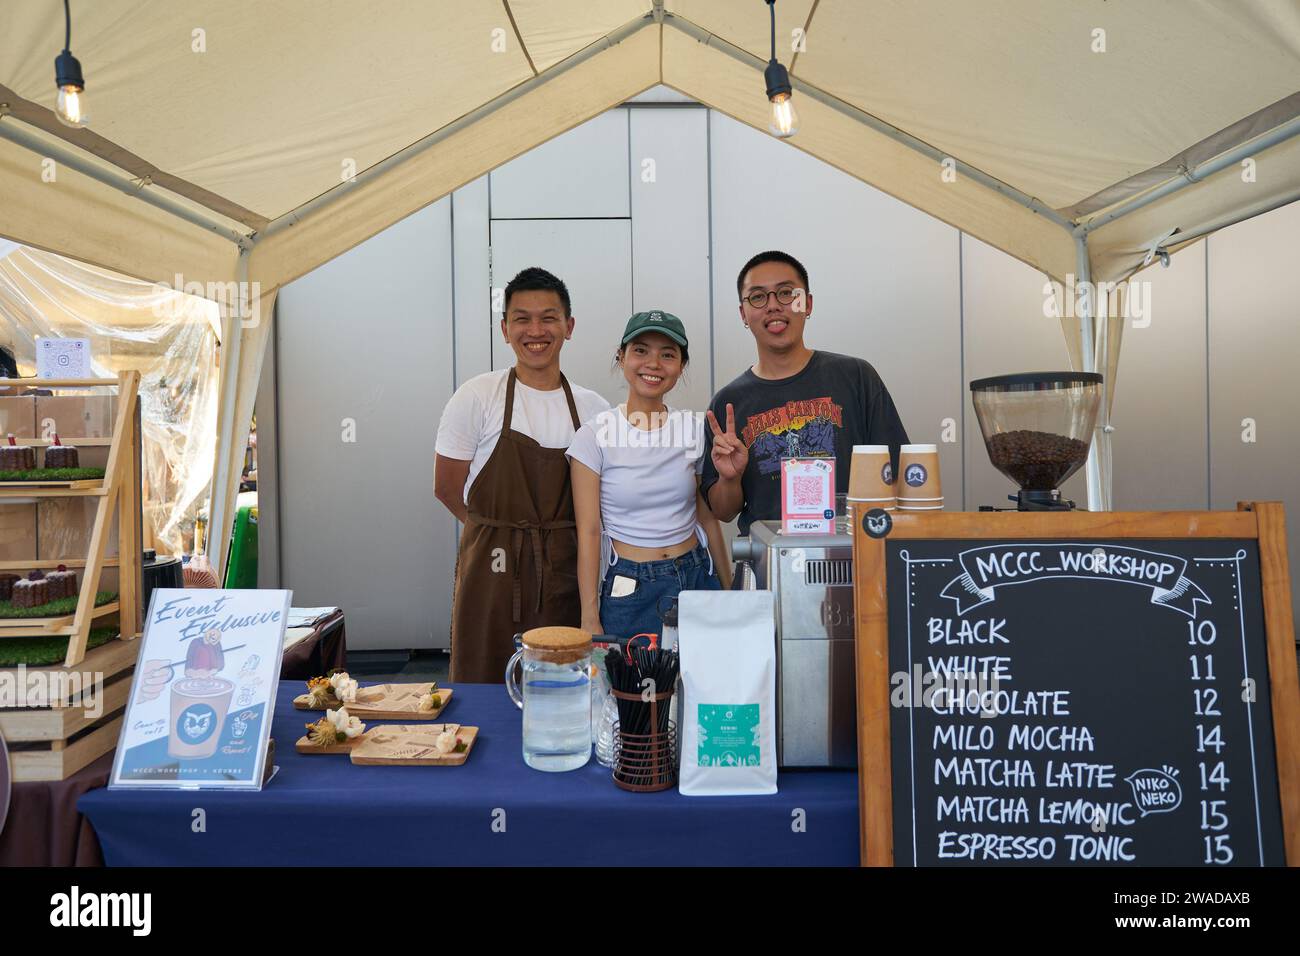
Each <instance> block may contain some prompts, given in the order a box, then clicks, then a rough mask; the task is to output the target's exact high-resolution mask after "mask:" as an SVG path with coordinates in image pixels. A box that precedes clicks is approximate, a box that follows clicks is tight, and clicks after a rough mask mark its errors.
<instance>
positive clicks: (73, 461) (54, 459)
mask: <svg viewBox="0 0 1300 956" xmlns="http://www.w3.org/2000/svg"><path fill="white" fill-rule="evenodd" d="M77 462H78V455H77V449H76V448H75V447H74V446H72V445H65V444H63V443H62V442H60V441H59V436H58V433H57V432H56V433H55V435H54V444H53V445H50V446H49V447H48V448H46V449H45V467H46V468H76V467H78V465H77Z"/></svg>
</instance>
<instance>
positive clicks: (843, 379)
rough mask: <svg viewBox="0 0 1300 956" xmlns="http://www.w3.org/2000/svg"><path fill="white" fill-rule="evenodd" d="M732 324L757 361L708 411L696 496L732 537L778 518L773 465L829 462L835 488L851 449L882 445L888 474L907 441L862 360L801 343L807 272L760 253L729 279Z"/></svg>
mask: <svg viewBox="0 0 1300 956" xmlns="http://www.w3.org/2000/svg"><path fill="white" fill-rule="evenodd" d="M736 292H737V293H738V294H739V296H740V319H741V321H742V322H744V323H745V327H746V328H747V329H749V331H750V334H751V335H753V336H754V342H755V344H756V345H757V347H758V361H757V362H756V363H754V365H753V366H751V367H750V368H749V369H748V370H746V371H745V372H743V373H741V375H740V376H739V377H738V378H736V379H735V380H734V381H732V382H731V383H730V384H728V385H725V386H723V387H722V388H721V389H720V390H719V391H718V394H717V395H715V396H713V401H712V403H711V404H710V406H709V411H708V416H707V417H708V420H709V429H708V431H706V432H705V442H706V448H705V456H704V474H703V475H702V476H701V478H700V490H701V491H702V492H703V493H704V498H705V500H706V501H707V502H708V503H709V507H710V508H711V509H712V510H713V513H714V514H715V515H716V516H717V517H718V518H719V520H722V521H730V520H731V519H732V518H735V517H736V516H737V515H739V516H740V520H739V522H738V524H739V529H740V533H741V534H742V535H746V534H749V526H750V525H751V524H753V523H754V522H755V521H764V520H774V519H778V518H780V517H781V459H782V458H789V457H792V452H791V449H797V457H800V458H818V457H827V458H831V457H833V458H834V459H835V486H836V491H837V492H838V493H840V494H844V493H846V492H847V491H848V488H849V465H850V463H851V461H852V458H853V446H854V445H888V446H889V451H890V458H891V460H892V463H893V468H894V470H895V473H897V470H898V446H899V445H905V444H907V443H908V438H907V431H906V430H905V429H904V428H903V422H902V420H901V419H900V418H899V417H898V410H897V409H896V408H895V407H894V400H893V399H892V398H891V397H890V395H889V390H888V389H886V388H885V383H884V382H882V381H881V380H880V376H879V375H878V374H876V370H875V369H874V368H872V367H871V366H870V365H869V364H868V363H867V362H865V361H864V360H862V359H860V358H856V357H854V356H851V355H839V354H837V353H835V352H824V351H821V350H816V351H814V350H813V349H810V348H808V346H806V345H805V344H804V340H803V332H804V324H805V323H806V322H807V321H808V320H809V319H810V318H812V304H813V300H812V293H811V292H810V291H809V289H808V270H806V269H805V268H804V267H803V265H802V264H800V262H799V260H798V259H796V258H794V256H791V255H788V254H787V253H784V252H778V251H775V250H773V251H769V252H760V253H759V254H758V255H756V256H754V257H753V258H752V259H750V260H749V261H748V262H746V263H745V266H744V268H743V269H741V270H740V275H739V277H737V279H736Z"/></svg>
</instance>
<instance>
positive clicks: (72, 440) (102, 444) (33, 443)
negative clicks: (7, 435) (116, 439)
mask: <svg viewBox="0 0 1300 956" xmlns="http://www.w3.org/2000/svg"><path fill="white" fill-rule="evenodd" d="M14 444H15V445H19V446H21V447H24V448H49V447H50V446H51V445H53V444H54V439H53V438H24V437H23V436H22V435H15V436H14ZM59 444H61V445H71V446H72V447H74V448H107V447H109V446H110V445H112V444H113V439H112V438H106V437H104V436H102V435H95V436H91V435H65V434H63V433H62V432H60V433H59Z"/></svg>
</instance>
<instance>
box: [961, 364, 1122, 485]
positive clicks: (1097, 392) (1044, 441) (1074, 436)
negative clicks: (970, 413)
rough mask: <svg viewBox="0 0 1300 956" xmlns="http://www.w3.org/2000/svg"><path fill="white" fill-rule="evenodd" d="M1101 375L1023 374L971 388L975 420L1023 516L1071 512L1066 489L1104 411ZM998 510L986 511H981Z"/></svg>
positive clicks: (1085, 457)
mask: <svg viewBox="0 0 1300 956" xmlns="http://www.w3.org/2000/svg"><path fill="white" fill-rule="evenodd" d="M1101 381H1102V379H1101V375H1099V374H1098V373H1096V372H1022V373H1019V374H1016V375H997V376H994V377H993V378H981V379H978V380H976V381H974V382H971V383H970V391H971V401H972V402H973V403H974V405H975V416H976V418H977V419H978V420H979V423H980V431H981V432H982V433H983V435H984V447H985V448H986V449H987V450H988V453H989V460H990V461H992V462H993V467H994V468H996V469H997V470H998V471H1000V472H1002V474H1004V475H1006V476H1007V477H1008V478H1010V479H1011V480H1012V481H1014V482H1015V483H1016V484H1017V485H1019V486H1020V491H1019V493H1018V494H1015V495H1008V496H1007V497H1008V499H1009V500H1011V501H1014V502H1015V503H1016V510H1019V511H1071V510H1073V509H1074V507H1075V505H1074V502H1073V501H1069V500H1067V499H1064V498H1062V497H1061V492H1060V490H1059V489H1060V487H1061V485H1063V484H1064V483H1065V480H1066V479H1067V478H1069V477H1070V476H1071V475H1073V474H1074V473H1075V472H1076V471H1078V470H1079V469H1080V468H1081V467H1082V466H1083V464H1084V463H1085V462H1086V461H1087V460H1088V446H1089V445H1090V444H1091V442H1092V430H1093V427H1094V426H1095V425H1096V424H1097V412H1098V410H1099V409H1100V408H1101V394H1102V388H1101ZM995 510H1011V509H995V508H993V507H991V506H988V505H984V506H981V507H980V511H995Z"/></svg>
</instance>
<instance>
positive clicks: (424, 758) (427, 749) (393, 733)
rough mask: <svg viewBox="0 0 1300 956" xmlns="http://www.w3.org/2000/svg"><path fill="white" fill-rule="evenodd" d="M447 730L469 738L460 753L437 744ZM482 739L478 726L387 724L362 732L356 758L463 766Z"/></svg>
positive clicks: (363, 761) (406, 764) (357, 761)
mask: <svg viewBox="0 0 1300 956" xmlns="http://www.w3.org/2000/svg"><path fill="white" fill-rule="evenodd" d="M443 730H450V731H452V732H453V733H455V734H456V735H457V736H459V737H461V738H462V739H463V740H464V741H465V749H464V750H463V751H462V752H460V753H449V754H440V753H438V752H437V751H436V750H435V749H434V746H433V742H434V740H435V739H436V738H437V736H438V734H440V733H442V731H443ZM477 739H478V728H477V727H462V726H460V725H458V724H434V725H429V724H412V725H404V724H386V725H384V726H382V727H374V728H372V729H370V730H367V731H366V732H365V733H364V734H362V735H361V744H360V745H359V746H357V747H354V748H353V749H352V762H353V763H355V764H362V765H365V766H392V767H459V766H460V765H461V764H463V763H464V762H465V761H466V760H468V759H469V754H470V751H471V750H473V749H474V741H475V740H477Z"/></svg>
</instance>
